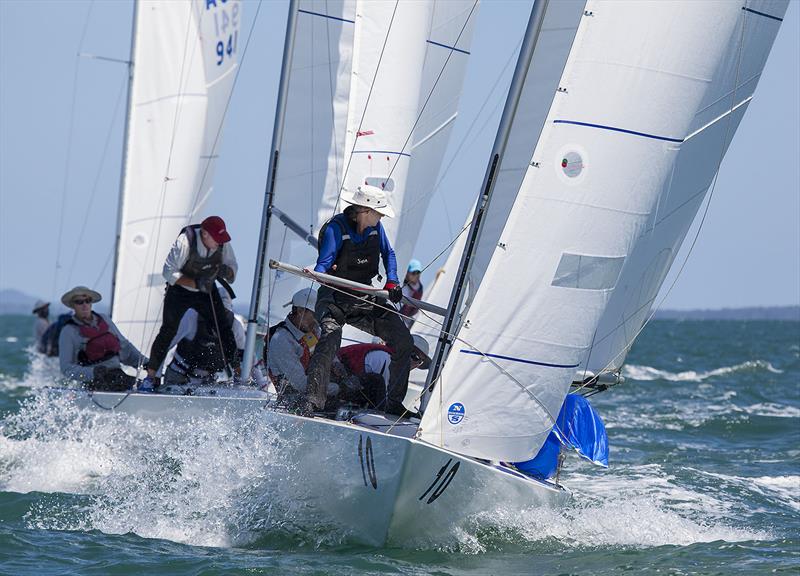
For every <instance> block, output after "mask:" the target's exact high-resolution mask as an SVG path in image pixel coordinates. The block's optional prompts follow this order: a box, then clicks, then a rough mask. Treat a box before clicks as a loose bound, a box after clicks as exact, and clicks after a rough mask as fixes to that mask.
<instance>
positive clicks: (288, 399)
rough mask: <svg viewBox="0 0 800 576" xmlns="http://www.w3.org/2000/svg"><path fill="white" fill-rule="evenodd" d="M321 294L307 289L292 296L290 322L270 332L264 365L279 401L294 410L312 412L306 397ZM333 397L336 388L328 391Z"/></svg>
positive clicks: (271, 329) (277, 325)
mask: <svg viewBox="0 0 800 576" xmlns="http://www.w3.org/2000/svg"><path fill="white" fill-rule="evenodd" d="M316 302H317V292H316V291H315V290H313V289H311V288H304V289H303V290H299V291H297V292H295V294H294V296H292V310H291V312H289V314H288V315H287V316H286V320H284V321H282V322H279V323H278V324H276V325H275V326H272V327H271V328H270V329H269V334H268V335H267V337H268V340H267V345H266V346H264V364H265V365H266V366H267V367H268V368H269V378H270V380H271V381H272V384H273V386H275V390H277V392H278V402H279V403H281V404H283V405H284V406H287V407H289V408H292V409H300V410H301V411H302V412H311V411H313V408H312V407H310V406H308V404H307V401H306V396H307V394H308V377H307V375H306V371H307V370H308V365H309V361H310V360H311V354H312V351H313V350H314V347H315V346H316V345H317V339H318V338H319V326H318V325H317V321H316V319H315V318H314V306H315V304H316ZM325 391H326V394H325V395H326V400H324V401H323V407H324V403H325V402H326V401H327V396H328V394H331V395H333V396H335V395H336V393H337V392H338V387H337V386H336V385H328V386H326V388H325Z"/></svg>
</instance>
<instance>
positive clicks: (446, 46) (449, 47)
mask: <svg viewBox="0 0 800 576" xmlns="http://www.w3.org/2000/svg"><path fill="white" fill-rule="evenodd" d="M428 44H433V45H434V46H441V47H442V48H447V49H448V50H455V51H456V52H461V53H462V54H466V55H467V56H469V52H467V51H466V50H462V49H461V48H456V47H455V46H448V45H447V44H442V43H440V42H434V41H433V40H428Z"/></svg>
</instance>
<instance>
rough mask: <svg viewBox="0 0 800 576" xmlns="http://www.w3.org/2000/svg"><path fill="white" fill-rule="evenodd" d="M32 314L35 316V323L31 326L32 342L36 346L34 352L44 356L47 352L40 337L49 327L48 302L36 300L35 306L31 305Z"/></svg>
mask: <svg viewBox="0 0 800 576" xmlns="http://www.w3.org/2000/svg"><path fill="white" fill-rule="evenodd" d="M32 313H33V314H35V315H36V321H35V323H34V324H33V341H34V343H35V346H36V351H37V352H41V353H42V354H46V353H47V350H46V348H45V345H44V341H43V340H42V336H43V335H44V333H45V332H46V331H47V328H48V327H49V326H50V302H45V301H44V300H37V301H36V304H34V305H33V312H32Z"/></svg>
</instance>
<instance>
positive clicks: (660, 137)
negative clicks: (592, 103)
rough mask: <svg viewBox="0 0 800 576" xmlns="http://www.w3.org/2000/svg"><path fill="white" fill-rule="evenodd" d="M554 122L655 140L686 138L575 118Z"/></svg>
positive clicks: (673, 140) (555, 121) (554, 121)
mask: <svg viewBox="0 0 800 576" xmlns="http://www.w3.org/2000/svg"><path fill="white" fill-rule="evenodd" d="M553 124H574V125H576V126H588V127H589V128H600V129H601V130H611V131H612V132H622V133H623V134H633V135H634V136H642V137H644V138H652V139H653V140H665V141H667V142H683V140H684V139H683V138H669V137H668V136H659V135H657V134H648V133H646V132H637V131H635V130H626V129H625V128H615V127H614V126H603V125H602V124H591V123H589V122H576V121H574V120H553Z"/></svg>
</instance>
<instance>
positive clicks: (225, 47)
mask: <svg viewBox="0 0 800 576" xmlns="http://www.w3.org/2000/svg"><path fill="white" fill-rule="evenodd" d="M207 1H208V0H207ZM214 4H215V5H216V2H214ZM215 7H216V6H215ZM207 8H208V6H207ZM214 31H215V32H216V37H217V38H218V40H217V46H216V51H217V66H222V63H223V62H224V61H225V59H226V58H230V57H231V56H233V55H234V54H235V53H236V45H237V43H238V40H239V3H238V2H231V5H230V9H227V8H222V9H218V10H214Z"/></svg>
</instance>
